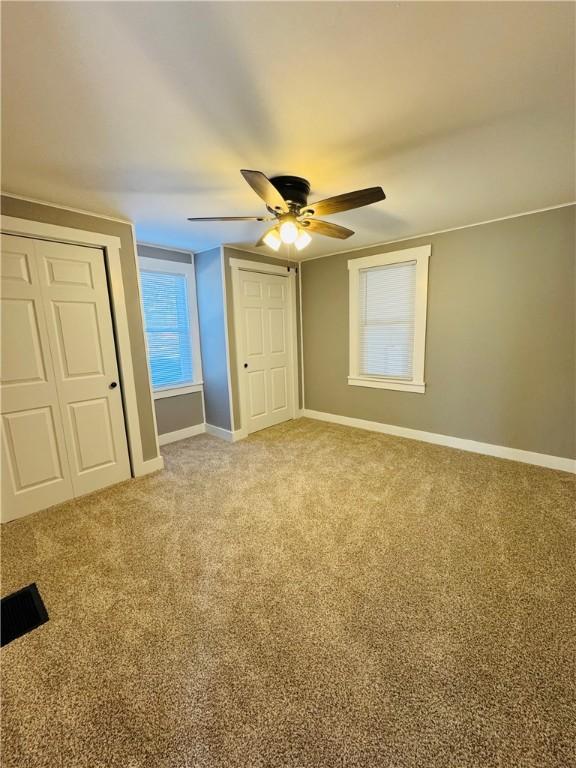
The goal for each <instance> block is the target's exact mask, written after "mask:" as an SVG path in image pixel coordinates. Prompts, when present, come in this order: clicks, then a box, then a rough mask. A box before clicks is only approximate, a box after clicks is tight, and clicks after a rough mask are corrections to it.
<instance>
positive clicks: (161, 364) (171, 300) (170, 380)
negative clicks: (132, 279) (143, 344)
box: [140, 270, 194, 389]
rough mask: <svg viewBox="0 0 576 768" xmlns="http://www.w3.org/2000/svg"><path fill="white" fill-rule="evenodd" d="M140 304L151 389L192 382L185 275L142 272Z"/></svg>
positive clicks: (178, 385) (192, 368)
mask: <svg viewBox="0 0 576 768" xmlns="http://www.w3.org/2000/svg"><path fill="white" fill-rule="evenodd" d="M140 276H141V285H142V302H143V306H144V322H145V329H146V338H147V342H148V357H149V362H150V372H151V376H152V388H153V389H162V388H165V387H181V386H185V385H187V384H191V383H192V382H193V381H194V365H193V359H192V334H191V328H190V311H189V306H188V280H187V277H186V275H185V274H169V273H164V272H156V271H154V272H151V271H148V270H142V271H141V273H140Z"/></svg>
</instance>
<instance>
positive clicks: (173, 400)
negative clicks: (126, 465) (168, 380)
mask: <svg viewBox="0 0 576 768" xmlns="http://www.w3.org/2000/svg"><path fill="white" fill-rule="evenodd" d="M137 247H138V256H141V257H145V258H148V259H164V260H165V261H176V262H179V263H180V264H191V263H192V254H191V253H185V252H183V251H173V250H169V249H167V248H160V247H156V246H153V245H144V244H143V243H138V245H137ZM154 408H155V410H156V425H157V427H158V434H159V435H164V434H166V433H167V432H176V431H177V430H179V429H185V428H186V427H193V426H195V425H196V424H203V423H204V411H203V409H202V393H201V392H191V393H190V394H188V395H176V396H175V397H163V398H160V399H158V400H154Z"/></svg>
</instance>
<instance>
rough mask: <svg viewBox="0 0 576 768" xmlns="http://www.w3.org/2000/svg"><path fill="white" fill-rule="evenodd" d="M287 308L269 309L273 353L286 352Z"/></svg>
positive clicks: (271, 349) (280, 353)
mask: <svg viewBox="0 0 576 768" xmlns="http://www.w3.org/2000/svg"><path fill="white" fill-rule="evenodd" d="M285 317H286V310H285V309H283V308H282V309H270V310H268V322H269V324H270V325H269V329H270V353H271V354H273V355H284V354H286V326H285V323H284V321H285Z"/></svg>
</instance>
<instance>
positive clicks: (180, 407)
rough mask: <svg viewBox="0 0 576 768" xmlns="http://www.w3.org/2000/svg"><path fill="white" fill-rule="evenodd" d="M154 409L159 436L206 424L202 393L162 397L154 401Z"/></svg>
mask: <svg viewBox="0 0 576 768" xmlns="http://www.w3.org/2000/svg"><path fill="white" fill-rule="evenodd" d="M154 407H155V408H156V423H157V424H158V434H159V435H164V434H166V433H167V432H176V431H177V430H179V429H185V428H186V427H194V426H196V424H204V411H203V409H202V392H191V393H190V394H188V395H175V396H173V397H162V398H160V399H158V400H154Z"/></svg>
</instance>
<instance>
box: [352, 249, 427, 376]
mask: <svg viewBox="0 0 576 768" xmlns="http://www.w3.org/2000/svg"><path fill="white" fill-rule="evenodd" d="M358 285H359V296H358V299H359V302H358V306H359V314H360V326H359V331H360V334H359V336H360V338H359V347H360V348H359V353H360V374H361V375H365V376H385V377H389V378H394V379H407V380H410V379H412V377H413V367H414V361H413V355H414V333H415V313H416V261H407V262H402V263H399V264H388V265H386V266H380V267H372V268H370V269H361V270H360V274H359V283H358Z"/></svg>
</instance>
